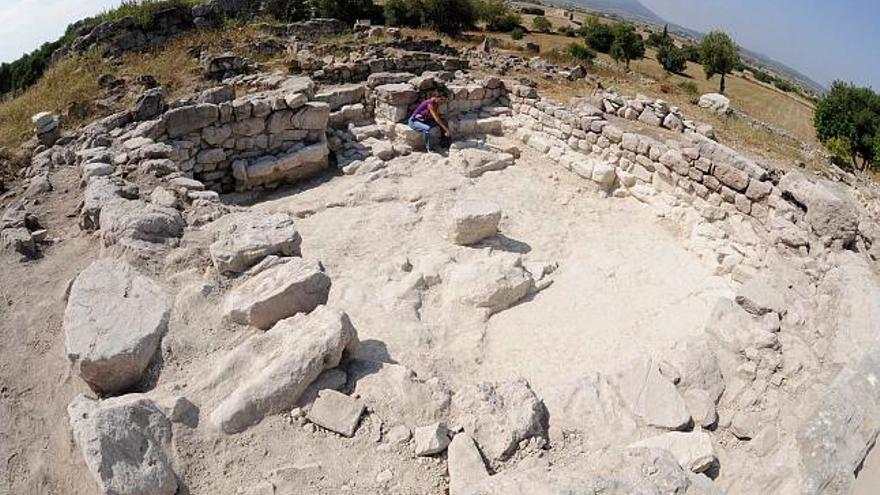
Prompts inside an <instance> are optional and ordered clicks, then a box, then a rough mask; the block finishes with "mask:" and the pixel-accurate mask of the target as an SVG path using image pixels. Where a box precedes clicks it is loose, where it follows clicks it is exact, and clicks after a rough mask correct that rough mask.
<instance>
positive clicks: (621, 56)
mask: <svg viewBox="0 0 880 495" xmlns="http://www.w3.org/2000/svg"><path fill="white" fill-rule="evenodd" d="M613 31H614V42H613V43H611V50H610V51H609V52H608V54H609V55H611V58H613V59H614V60H615V61H617V62H624V63H625V64H626V67H627V69H628V68H629V63H630V61H632V60H637V59H640V58H642V57H644V56H645V40H644V39H642V35H641V34H639V33H638V32H636V28H634V27H633V26H632V25H631V24H627V23H623V22H619V23H617V24H615V25H614V28H613Z"/></svg>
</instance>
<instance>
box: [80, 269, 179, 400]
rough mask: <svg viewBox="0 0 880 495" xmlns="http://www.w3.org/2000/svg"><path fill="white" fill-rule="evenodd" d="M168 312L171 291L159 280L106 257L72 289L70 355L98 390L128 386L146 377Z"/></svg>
mask: <svg viewBox="0 0 880 495" xmlns="http://www.w3.org/2000/svg"><path fill="white" fill-rule="evenodd" d="M168 317H169V306H168V302H167V299H166V296H165V293H164V292H163V290H162V289H161V288H160V287H159V286H158V285H156V283H154V282H153V281H152V280H150V279H148V278H147V277H145V276H143V275H140V274H139V273H138V272H137V271H136V270H135V269H134V268H132V267H131V266H129V265H127V264H125V263H124V262H122V261H116V260H111V259H100V260H98V261H95V262H94V263H92V264H91V265H89V267H88V268H86V269H85V270H83V271H82V272H81V273H80V274H79V276H77V278H76V280H75V281H74V282H73V285H72V287H71V289H70V296H69V298H68V301H67V309H66V310H65V312H64V333H65V341H64V342H65V349H66V352H67V357H68V359H70V361H71V362H72V363H73V364H74V367H75V368H76V371H77V373H78V374H79V375H80V376H81V377H82V379H83V380H85V382H86V383H88V384H89V386H90V387H91V388H92V389H93V390H95V391H96V392H99V393H106V394H113V393H119V392H122V391H124V390H126V389H128V388H129V387H131V386H133V385H134V384H136V383H137V382H138V381H140V380H141V378H142V376H143V373H144V371H145V370H146V368H147V366H148V365H149V364H150V361H151V360H152V359H153V355H154V354H155V353H156V350H157V349H158V347H159V342H160V340H161V339H162V336H163V335H164V334H165V331H166V328H167V324H168Z"/></svg>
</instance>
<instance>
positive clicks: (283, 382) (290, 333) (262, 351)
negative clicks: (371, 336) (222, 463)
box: [203, 306, 358, 433]
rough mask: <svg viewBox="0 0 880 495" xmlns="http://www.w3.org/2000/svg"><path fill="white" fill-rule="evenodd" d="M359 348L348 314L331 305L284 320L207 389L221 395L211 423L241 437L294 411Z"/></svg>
mask: <svg viewBox="0 0 880 495" xmlns="http://www.w3.org/2000/svg"><path fill="white" fill-rule="evenodd" d="M357 345H358V339H357V331H356V330H355V329H354V327H353V326H352V324H351V321H349V319H348V316H347V315H346V314H345V313H342V312H340V311H338V310H335V309H331V308H328V307H326V306H320V307H318V308H317V309H315V310H314V311H312V312H311V313H309V314H308V315H303V314H300V315H296V316H294V317H292V318H288V319H285V320H281V321H279V322H278V323H276V324H275V326H273V327H272V328H271V329H270V330H269V331H268V332H266V333H264V334H259V335H254V336H252V337H250V338H249V339H247V340H245V341H244V342H242V343H241V344H240V345H239V346H238V347H236V348H235V349H234V350H232V351H231V352H230V353H229V354H228V355H227V356H226V357H225V358H223V359H222V360H221V361H220V362H219V363H218V364H217V366H216V368H215V371H214V372H213V373H212V375H211V376H210V377H209V378H208V379H207V381H206V383H205V384H204V385H203V387H204V388H206V389H209V390H211V391H213V392H214V393H215V394H216V395H217V397H218V402H219V403H218V404H217V406H216V407H215V408H214V410H213V411H212V412H211V422H212V423H213V424H214V426H216V427H217V428H219V429H220V430H222V431H223V432H225V433H238V432H241V431H244V430H245V429H246V428H248V427H249V426H251V425H253V424H255V423H258V422H259V421H261V420H262V419H263V418H264V417H265V416H266V415H269V414H275V413H278V412H281V411H283V410H285V409H290V408H292V407H294V406H295V405H296V403H297V400H298V399H299V397H300V395H302V394H303V392H305V390H306V388H307V387H308V386H309V385H310V384H311V383H312V382H314V381H315V380H316V379H317V378H318V376H319V375H320V374H321V372H323V371H324V370H328V369H331V368H335V367H336V366H338V365H339V363H340V362H341V360H342V358H343V354H344V353H348V354H351V353H352V352H353V351H354V350H355V348H357Z"/></svg>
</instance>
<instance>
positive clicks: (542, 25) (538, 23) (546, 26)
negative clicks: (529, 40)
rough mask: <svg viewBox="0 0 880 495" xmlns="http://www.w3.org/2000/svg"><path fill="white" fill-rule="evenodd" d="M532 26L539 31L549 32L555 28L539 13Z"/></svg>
mask: <svg viewBox="0 0 880 495" xmlns="http://www.w3.org/2000/svg"><path fill="white" fill-rule="evenodd" d="M532 28H533V29H534V30H535V31H538V32H539V33H548V32H550V30H551V29H553V25H552V24H550V21H548V20H547V18H546V17H544V16H542V15H539V16H538V17H535V18H534V19H532Z"/></svg>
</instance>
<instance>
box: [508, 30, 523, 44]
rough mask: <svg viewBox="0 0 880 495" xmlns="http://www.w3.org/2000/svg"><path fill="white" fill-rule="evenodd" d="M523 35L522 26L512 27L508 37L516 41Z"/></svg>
mask: <svg viewBox="0 0 880 495" xmlns="http://www.w3.org/2000/svg"><path fill="white" fill-rule="evenodd" d="M525 35H526V33H525V32H524V31H523V30H522V28H514V30H513V31H511V32H510V37H511V38H513V39H514V40H516V41H519V40H521V39H523V38H524V37H525Z"/></svg>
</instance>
